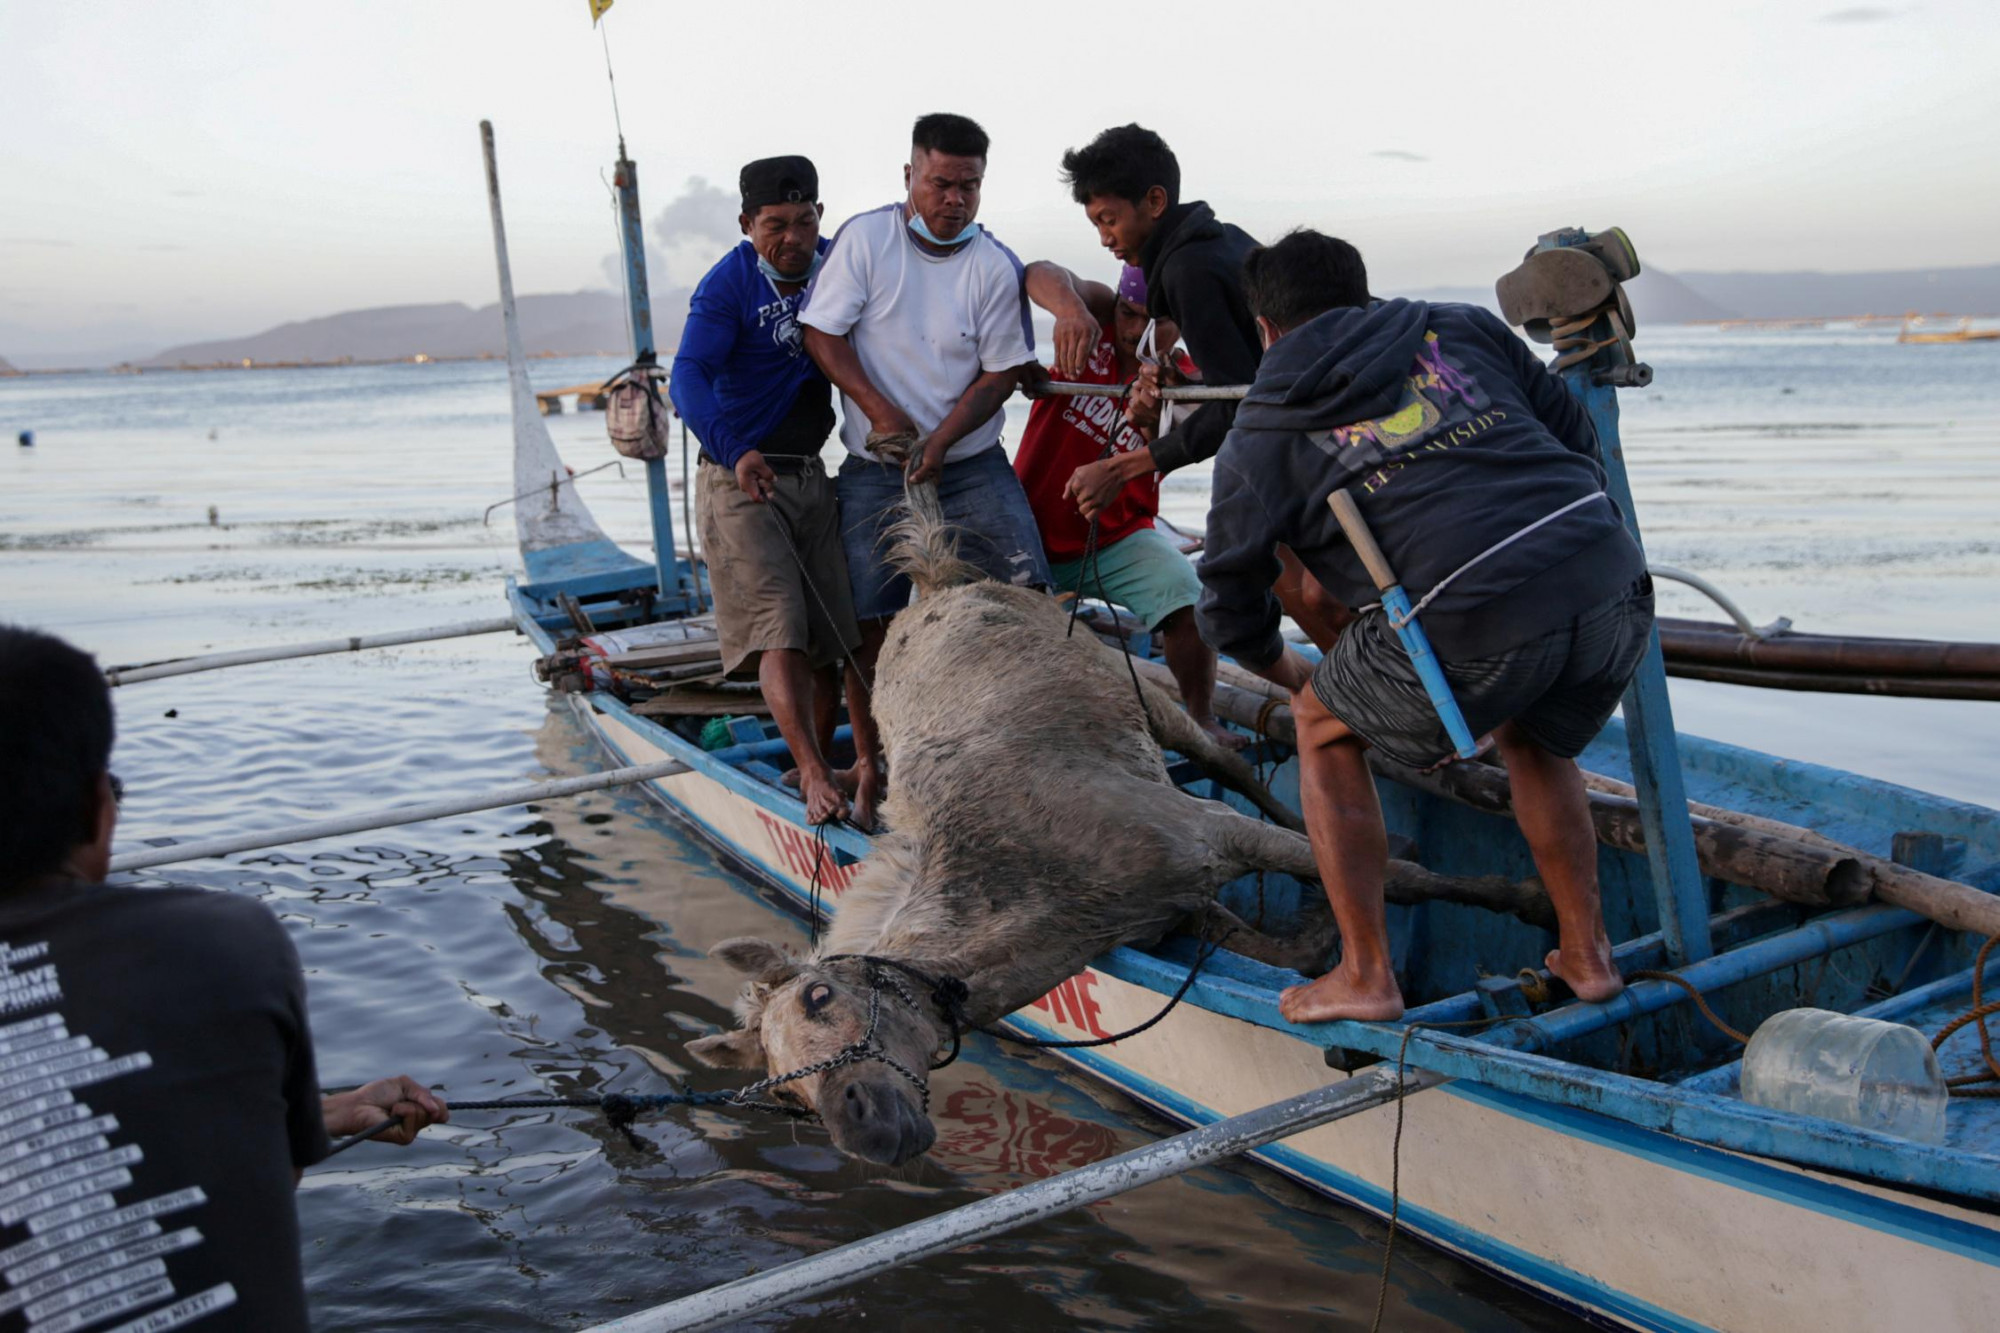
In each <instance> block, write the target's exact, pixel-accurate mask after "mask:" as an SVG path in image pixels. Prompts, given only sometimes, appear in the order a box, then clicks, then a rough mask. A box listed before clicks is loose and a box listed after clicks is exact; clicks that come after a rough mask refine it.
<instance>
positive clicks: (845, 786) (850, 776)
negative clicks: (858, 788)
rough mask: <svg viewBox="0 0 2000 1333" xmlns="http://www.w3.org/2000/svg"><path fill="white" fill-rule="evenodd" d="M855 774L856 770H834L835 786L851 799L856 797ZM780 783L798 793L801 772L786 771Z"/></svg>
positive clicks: (793, 769) (794, 769)
mask: <svg viewBox="0 0 2000 1333" xmlns="http://www.w3.org/2000/svg"><path fill="white" fill-rule="evenodd" d="M854 774H855V770H854V769H852V768H836V769H834V770H833V782H834V785H835V786H837V787H839V788H840V790H841V794H842V795H844V796H847V797H848V798H850V799H852V797H853V796H854V782H855V778H854ZM778 781H780V782H782V783H784V784H785V785H786V786H787V787H790V788H791V789H792V790H793V791H797V790H798V789H799V770H797V769H796V768H788V769H786V770H785V771H784V773H782V774H781V775H780V776H779V778H778Z"/></svg>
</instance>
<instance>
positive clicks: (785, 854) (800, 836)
mask: <svg viewBox="0 0 2000 1333" xmlns="http://www.w3.org/2000/svg"><path fill="white" fill-rule="evenodd" d="M757 818H758V819H759V820H761V821H763V824H764V832H765V834H766V836H768V837H769V838H770V839H771V851H772V854H773V855H774V856H776V858H777V860H778V863H779V864H780V865H782V866H783V867H784V868H785V869H787V870H789V871H791V872H792V873H793V874H794V875H796V876H798V877H799V878H800V879H802V880H804V881H806V882H807V883H811V882H812V878H813V871H814V866H815V863H817V866H818V872H819V882H820V885H821V887H822V888H827V889H831V890H832V891H833V893H834V895H835V896H836V897H838V896H839V895H840V894H843V893H845V892H847V889H848V886H849V885H850V884H852V883H854V876H855V875H856V874H857V873H858V872H859V871H860V869H861V863H860V862H858V861H857V862H855V863H854V864H852V865H841V864H840V863H839V862H837V861H835V860H834V857H833V848H831V847H828V846H823V845H821V844H820V843H818V842H816V841H814V839H813V837H812V835H811V834H809V833H807V832H805V831H804V830H803V829H801V828H799V827H798V826H797V825H795V824H788V823H786V822H785V821H784V820H782V819H779V818H777V817H776V816H774V815H771V814H768V813H767V812H765V811H763V810H759V811H758V812H757Z"/></svg>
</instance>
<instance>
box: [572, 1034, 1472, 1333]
mask: <svg viewBox="0 0 2000 1333" xmlns="http://www.w3.org/2000/svg"><path fill="white" fill-rule="evenodd" d="M1444 1081H1445V1079H1444V1077H1443V1076H1442V1075H1439V1074H1433V1073H1429V1072H1427V1071H1425V1070H1421V1069H1409V1070H1406V1071H1405V1073H1404V1075H1403V1077H1402V1078H1401V1079H1400V1080H1399V1079H1398V1078H1397V1076H1396V1070H1395V1067H1394V1066H1392V1065H1387V1064H1385V1065H1379V1066H1377V1067H1376V1068H1374V1069H1370V1070H1368V1071H1367V1072H1365V1073H1362V1074H1357V1075H1355V1076H1354V1077H1353V1078H1350V1079H1348V1080H1346V1081H1345V1082H1342V1083H1335V1084H1331V1085H1329V1086H1327V1087H1324V1088H1314V1089H1313V1090H1312V1091H1311V1092H1304V1093H1300V1094H1299V1095H1298V1096H1296V1097H1287V1098H1286V1099H1285V1100H1284V1101H1281V1102H1274V1103H1272V1104H1271V1105H1269V1106H1264V1107H1259V1108H1258V1109H1257V1110H1255V1111H1246V1112H1245V1113H1243V1114H1242V1115H1237V1116H1231V1117H1230V1118H1229V1119H1227V1120H1218V1121H1217V1122H1215V1123H1214V1124H1212V1125H1204V1126H1203V1127H1202V1128H1200V1129H1191V1130H1189V1131H1187V1132H1186V1133H1185V1134H1176V1135H1174V1136H1173V1137H1172V1138H1167V1139H1161V1140H1160V1141H1159V1142H1157V1143H1153V1144H1148V1145H1147V1146H1146V1147H1144V1148H1139V1149H1136V1150H1134V1151H1132V1152H1128V1153H1125V1154H1123V1155H1121V1156H1118V1157H1113V1158H1111V1159H1110V1160H1108V1161H1103V1162H1097V1163H1094V1164H1092V1165H1090V1166H1084V1167H1078V1168H1077V1169H1076V1170H1074V1171H1065V1172H1064V1173H1063V1174H1061V1175H1059V1176H1056V1177H1054V1178H1052V1179H1049V1180H1042V1181H1037V1182H1036V1183H1035V1184H1033V1185H1027V1186H1024V1187H1023V1188H1021V1189H1018V1190H1010V1191H1009V1192H1007V1193H1005V1194H996V1195H993V1196H992V1197H990V1198H985V1199H981V1200H980V1201H979V1202H977V1203H971V1204H967V1205H965V1206H964V1207H962V1208H954V1209H953V1210H951V1211H950V1212H948V1213H944V1214H942V1215H941V1216H938V1217H932V1218H927V1219H925V1220H924V1221H922V1222H913V1223H911V1224H910V1225H909V1226H905V1227H897V1228H896V1229H895V1230H894V1231H886V1232H884V1233H882V1234H881V1235H879V1236H873V1237H870V1238H869V1239H867V1240H863V1241H856V1242H855V1243H854V1244H852V1245H843V1246H841V1247H840V1248H839V1249H837V1250H829V1251H828V1252H826V1253H825V1254H816V1255H813V1256H812V1257H811V1258H807V1259H799V1260H795V1261H794V1262H792V1263H789V1264H784V1265H781V1266H779V1267H777V1268H773V1269H771V1270H770V1271H769V1272H764V1273H756V1274H752V1275H751V1276H749V1277H745V1278H738V1279H737V1280H736V1281H734V1282H725V1283H723V1284H722V1285H721V1286H719V1287H711V1288H709V1289H708V1290H707V1291H701V1292H696V1293H695V1294H694V1295H692V1296H684V1297H682V1298H681V1299H680V1300H677V1301H672V1302H669V1303H668V1304H666V1305H660V1306H656V1307H654V1308H653V1309H651V1310H642V1311H640V1312H639V1313H638V1314H632V1315H627V1316H625V1317H624V1318H623V1319H616V1320H613V1321H612V1322H610V1323H608V1324H600V1325H598V1326H597V1328H596V1329H594V1330H592V1331H591V1333H663V1331H664V1330H668V1329H672V1330H680V1331H683V1333H692V1330H696V1329H704V1328H717V1327H720V1326H722V1325H724V1324H730V1323H734V1322H736V1321H738V1320H741V1319H747V1318H749V1317H751V1316H752V1315H757V1314H762V1313H764V1312H765V1311H768V1310H775V1309H778V1308H779V1307H781V1306H786V1305H791V1304H793V1303H795V1302H798V1301H803V1300H808V1299H810V1298H812V1297H814V1296H821V1295H824V1294H825V1293H827V1292H829V1291H835V1290H838V1289H839V1288H841V1287H845V1286H848V1285H849V1284H851V1283H854V1282H859V1281H860V1280H861V1279H862V1278H865V1277H872V1276H873V1275H875V1274H876V1273H880V1272H884V1271H886V1270H888V1269H891V1268H897V1267H900V1266H902V1265H903V1264H907V1263H912V1262H914V1261H916V1260H918V1259H926V1258H929V1257H930V1256H931V1255H934V1254H943V1253H944V1252H946V1251H947V1250H954V1249H957V1248H958V1247H959V1246H961V1245H967V1244H970V1243H972V1242H973V1241H977V1240H984V1239H986V1238H987V1237H989V1236H997V1235H1000V1234H1002V1233H1003V1232H1007V1231H1012V1230H1013V1229H1014V1228H1016V1227H1019V1226H1023V1225H1026V1224H1027V1223H1029V1222H1039V1221H1041V1220H1042V1219H1043V1218H1047V1217H1054V1216H1055V1215H1057V1214H1058V1213H1065V1212H1068V1211H1069V1210H1070V1209H1072V1208H1080V1207H1082V1206H1083V1205H1084V1204H1087V1203H1095V1202H1096V1201H1097V1200H1099V1199H1106V1198H1109V1197H1111V1196H1112V1195H1114V1194H1123V1193H1124V1192H1125V1191H1127V1190H1131V1189H1137V1188H1138V1187H1139V1186H1141V1185H1146V1184H1150V1183H1152V1182H1153V1181H1155V1180H1164V1179H1166V1178H1167V1177H1168V1176H1177V1175H1180V1174H1181V1173H1183V1172H1186V1171H1191V1170H1193V1169H1194V1168H1196V1167H1198V1166H1206V1165H1207V1164H1208V1163H1210V1162H1215V1161H1220V1160H1222V1159H1223V1158H1225V1157H1235V1156H1238V1155H1240V1154H1242V1153H1246V1152H1249V1151H1250V1150H1252V1149H1253V1148H1261V1147H1263V1146H1264V1145H1265V1144H1267V1143H1270V1142H1272V1141H1274V1140H1276V1139H1282V1138H1286V1137H1288V1136H1290V1135H1293V1134H1297V1133H1300V1132H1301V1131H1303V1130H1308V1129H1312V1128H1315V1127H1316V1126H1319V1125H1324V1124H1329V1123H1331V1122H1332V1121H1335V1120H1341V1119H1344V1118H1345V1117H1347V1116H1351V1115H1354V1114H1355V1113H1357V1112H1360V1111H1366V1110H1368V1109H1369V1108H1371V1107H1376V1106H1380V1105H1382V1104H1383V1103H1384V1102H1388V1101H1392V1100H1393V1099H1394V1098H1395V1097H1396V1095H1397V1092H1398V1090H1399V1088H1400V1089H1401V1090H1405V1091H1408V1092H1416V1091H1419V1090H1421V1089H1423V1088H1428V1087H1434V1086H1435V1085H1437V1084H1439V1083H1442V1082H1444Z"/></svg>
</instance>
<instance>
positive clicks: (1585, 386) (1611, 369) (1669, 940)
mask: <svg viewBox="0 0 2000 1333" xmlns="http://www.w3.org/2000/svg"><path fill="white" fill-rule="evenodd" d="M1589 239H1590V237H1589V236H1588V235H1587V234H1586V233H1584V232H1583V231H1582V230H1581V229H1579V228H1575V227H1572V228H1568V229H1566V230H1563V231H1556V232H1550V233H1549V234H1548V235H1546V236H1543V237H1542V238H1541V239H1540V240H1539V241H1538V242H1537V243H1536V246H1535V248H1536V249H1537V250H1555V249H1561V248H1563V247H1565V246H1572V245H1582V244H1583V243H1584V242H1586V241H1588V240H1589ZM1584 340H1588V341H1590V342H1595V343H1597V344H1598V350H1597V352H1596V354H1595V355H1593V356H1590V357H1587V358H1586V359H1584V360H1582V361H1580V362H1578V363H1576V364H1574V365H1570V366H1565V367H1564V368H1562V369H1561V370H1559V371H1557V372H1556V373H1557V374H1558V375H1560V376H1562V379H1563V382H1564V383H1565V384H1566V385H1568V387H1569V391H1570V392H1571V393H1572V394H1574V395H1576V399H1577V401H1578V402H1579V403H1581V404H1582V405H1583V409H1584V411H1585V412H1587V413H1589V415H1590V424H1591V425H1593V426H1595V427H1596V428H1597V442H1598V449H1599V452H1600V454H1601V455H1602V457H1601V459H1600V461H1601V462H1602V463H1603V465H1604V477H1605V489H1606V490H1607V491H1608V492H1610V495H1611V498H1612V499H1613V500H1616V501H1617V502H1618V507H1619V509H1620V510H1622V511H1623V512H1624V514H1625V526H1626V527H1627V528H1628V529H1630V530H1631V533H1632V540H1633V541H1636V542H1640V549H1641V551H1643V550H1644V549H1645V544H1644V542H1643V541H1641V539H1640V536H1639V515H1638V512H1637V511H1636V510H1635V509H1634V508H1633V505H1632V482H1631V479H1630V478H1629V477H1628V476H1627V475H1626V473H1625V452H1624V448H1623V447H1622V445H1621V444H1620V443H1619V439H1618V389H1619V387H1620V386H1625V387H1630V388H1644V387H1645V386H1646V385H1647V384H1650V383H1651V382H1652V378H1653V372H1652V368H1651V367H1650V366H1646V365H1644V364H1641V363H1639V362H1636V361H1634V360H1633V359H1632V358H1631V356H1630V355H1628V352H1627V349H1628V348H1629V346H1630V344H1629V343H1628V342H1627V341H1626V339H1625V337H1624V336H1622V334H1621V331H1620V330H1617V329H1614V328H1613V327H1612V321H1611V317H1610V316H1609V315H1608V314H1603V315H1599V316H1598V317H1597V319H1596V320H1595V321H1594V322H1593V323H1592V324H1591V326H1590V327H1589V329H1588V330H1586V331H1585V332H1584V334H1583V338H1582V339H1579V341H1584ZM1623 707H1624V711H1625V744H1626V747H1627V749H1628V750H1629V751H1630V753H1631V756H1632V786H1633V789H1634V791H1635V792H1636V793H1637V795H1638V803H1639V824H1640V827H1641V828H1643V829H1644V830H1645V834H1646V861H1647V863H1648V865H1649V866H1650V868H1651V870H1652V872H1653V896H1654V900H1655V902H1656V903H1657V904H1658V909H1659V916H1660V935H1661V941H1662V943H1663V944H1665V946H1666V953H1667V960H1668V962H1669V963H1670V964H1671V965H1672V966H1674V967H1683V966H1685V965H1687V964H1688V963H1694V962H1699V961H1701V960H1702V959H1704V958H1707V957H1709V956H1710V955H1712V954H1713V953H1714V952H1715V945H1714V943H1713V942H1712V941H1711V940H1710V938H1709V933H1708V888H1707V884H1706V882H1705V881H1704V880H1703V878H1702V874H1701V865H1700V862H1699V861H1698V860H1697V858H1696V856H1695V846H1694V826H1693V825H1692V824H1690V823H1689V822H1688V816H1687V808H1688V807H1687V787H1686V784H1685V783H1684V782H1683V781H1682V778H1681V752H1680V745H1679V744H1678V742H1677V740H1676V737H1675V733H1674V709H1673V704H1672V703H1671V701H1669V699H1668V698H1667V667H1666V660H1665V658H1664V657H1662V656H1661V653H1660V634H1659V631H1658V630H1657V629H1655V630H1654V631H1653V632H1652V633H1651V635H1650V636H1649V638H1648V641H1647V644H1646V655H1645V657H1643V658H1641V659H1640V661H1639V669H1638V671H1637V672H1636V673H1635V674H1634V675H1633V677H1632V683H1631V685H1629V686H1628V687H1626V690H1625V698H1624V701H1623Z"/></svg>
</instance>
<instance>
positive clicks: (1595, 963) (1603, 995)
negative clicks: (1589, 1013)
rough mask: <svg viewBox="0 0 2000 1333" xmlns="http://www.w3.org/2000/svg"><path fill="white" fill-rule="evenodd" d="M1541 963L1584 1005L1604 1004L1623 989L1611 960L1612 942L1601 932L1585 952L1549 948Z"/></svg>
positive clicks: (1623, 979) (1622, 982)
mask: <svg viewBox="0 0 2000 1333" xmlns="http://www.w3.org/2000/svg"><path fill="white" fill-rule="evenodd" d="M1542 962H1543V963H1544V964H1545V965H1546V966H1547V967H1548V969H1549V971H1551V972H1553V973H1554V974H1555V975H1556V976H1558V977H1561V978H1562V979H1563V981H1564V982H1565V983H1567V984H1568V986H1569V988H1570V989H1571V990H1572V991H1574V992H1576V998H1577V999H1579V1000H1582V1001H1583V1002H1584V1003H1586V1004H1603V1003H1604V1002H1605V1001H1606V1000H1608V999H1610V998H1612V997H1613V996H1614V995H1617V994H1618V993H1619V992H1620V991H1622V990H1624V989H1625V978H1623V977H1621V976H1619V975H1618V969H1617V968H1616V967H1614V966H1613V965H1612V963H1611V941H1610V940H1608V939H1606V938H1604V937H1603V936H1602V935H1600V936H1598V937H1597V939H1596V940H1595V941H1594V942H1593V943H1592V945H1591V947H1590V949H1589V951H1588V952H1585V951H1582V950H1569V949H1551V950H1549V956H1548V957H1547V958H1545V959H1543V960H1542Z"/></svg>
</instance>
